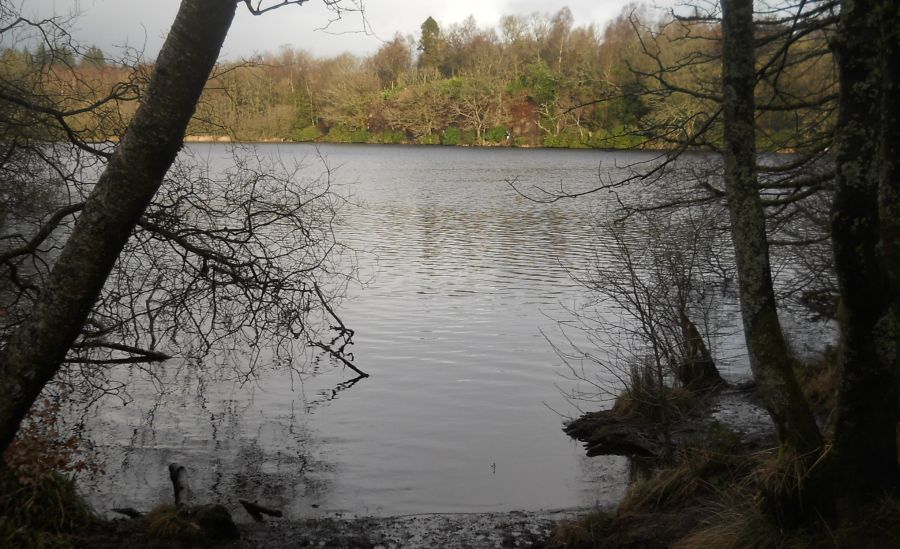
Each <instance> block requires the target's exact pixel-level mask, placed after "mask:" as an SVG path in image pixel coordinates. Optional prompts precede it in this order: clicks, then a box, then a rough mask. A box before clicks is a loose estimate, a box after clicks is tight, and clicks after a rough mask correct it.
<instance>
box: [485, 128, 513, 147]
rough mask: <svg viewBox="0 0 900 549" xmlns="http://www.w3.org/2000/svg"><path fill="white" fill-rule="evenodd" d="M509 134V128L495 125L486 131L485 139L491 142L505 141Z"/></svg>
mask: <svg viewBox="0 0 900 549" xmlns="http://www.w3.org/2000/svg"><path fill="white" fill-rule="evenodd" d="M507 136H509V128H507V127H506V126H494V127H493V128H491V129H489V130H488V131H486V132H485V133H484V140H485V141H488V142H491V143H505V142H506V138H507Z"/></svg>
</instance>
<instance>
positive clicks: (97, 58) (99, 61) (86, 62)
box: [81, 46, 106, 68]
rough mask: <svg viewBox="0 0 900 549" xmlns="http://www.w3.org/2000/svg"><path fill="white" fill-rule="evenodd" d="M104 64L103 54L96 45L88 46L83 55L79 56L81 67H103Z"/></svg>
mask: <svg viewBox="0 0 900 549" xmlns="http://www.w3.org/2000/svg"><path fill="white" fill-rule="evenodd" d="M105 65H106V57H105V56H104V55H103V50H101V49H100V48H98V47H97V46H91V47H90V48H88V50H87V51H86V52H84V55H82V56H81V66H83V67H95V68H97V67H103V66H105Z"/></svg>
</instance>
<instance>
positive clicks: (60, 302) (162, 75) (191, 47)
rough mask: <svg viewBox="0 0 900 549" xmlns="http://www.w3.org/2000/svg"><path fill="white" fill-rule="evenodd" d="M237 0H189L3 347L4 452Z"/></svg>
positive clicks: (132, 217) (166, 147) (0, 432)
mask: <svg viewBox="0 0 900 549" xmlns="http://www.w3.org/2000/svg"><path fill="white" fill-rule="evenodd" d="M236 6H237V4H236V2H235V0H183V1H182V2H181V7H180V8H179V10H178V15H177V16H176V18H175V22H174V24H173V25H172V30H171V31H170V32H169V36H168V38H167V39H166V42H165V44H164V45H163V48H162V50H161V51H160V54H159V57H158V59H157V63H156V68H155V70H154V71H153V75H152V77H151V79H150V83H149V85H148V87H147V90H146V93H145V94H144V97H143V102H142V104H141V106H140V108H139V109H138V111H137V113H135V115H134V118H133V119H132V120H131V122H130V123H129V125H128V129H127V130H126V132H125V135H124V137H123V138H122V141H121V143H119V146H118V147H117V149H116V152H115V154H114V155H113V156H112V158H111V159H110V161H109V164H108V165H107V167H106V170H105V171H104V172H103V174H102V175H101V176H100V179H99V181H98V182H97V185H96V187H95V188H94V191H93V192H92V193H91V195H90V197H89V198H88V200H87V202H86V204H85V207H84V210H83V211H82V213H81V216H80V217H79V219H78V222H77V224H76V226H75V228H74V229H73V231H72V234H71V236H70V237H69V239H68V241H67V242H66V245H65V247H64V248H63V250H62V252H61V254H60V256H59V258H58V260H57V262H56V265H55V266H54V268H53V271H52V272H51V274H50V277H49V280H48V282H47V286H46V287H45V288H44V289H43V290H42V291H41V295H40V297H39V299H38V301H37V303H36V304H35V307H34V310H33V311H32V314H31V316H30V317H29V318H28V319H27V320H26V321H25V322H24V323H23V324H22V325H21V327H19V328H18V329H17V330H16V331H15V333H14V334H13V335H12V337H11V338H10V339H9V342H8V344H7V346H6V348H5V349H4V351H3V353H2V355H0V394H2V395H3V398H2V399H0V453H2V451H3V450H5V449H6V447H7V446H8V445H9V443H10V442H11V441H12V439H13V437H14V436H15V434H16V431H17V429H18V426H19V423H20V422H21V420H22V418H23V417H24V416H25V414H26V413H27V412H28V409H29V408H30V407H31V405H32V403H33V402H34V401H35V399H36V398H37V397H38V395H39V394H40V392H41V390H42V389H43V388H44V386H45V385H46V384H47V383H48V382H49V381H50V380H51V379H52V378H53V376H54V375H55V374H56V372H57V370H58V369H59V367H60V364H62V362H63V360H64V359H65V356H66V353H67V351H68V350H69V347H70V346H71V344H72V343H73V342H74V341H75V338H76V337H78V334H79V332H80V330H81V328H82V325H83V323H84V321H85V319H86V318H87V316H88V313H89V312H90V310H91V307H92V306H93V305H94V302H95V301H96V299H97V296H98V295H99V293H100V291H101V289H102V288H103V285H104V283H105V281H106V278H107V276H108V275H109V272H110V270H111V269H112V267H113V264H114V263H115V262H116V259H117V258H118V256H119V253H120V252H121V250H122V248H123V246H124V245H125V242H126V241H127V240H128V238H129V236H130V235H131V232H132V230H133V229H134V227H135V224H136V223H137V222H138V219H139V218H140V216H141V214H142V213H143V212H144V209H145V208H146V207H147V204H148V203H149V202H150V199H151V198H152V197H153V195H154V193H156V191H157V189H158V188H159V186H160V184H161V182H162V179H163V176H164V175H165V173H166V171H167V170H168V169H169V167H170V166H171V165H172V162H173V161H174V160H175V156H176V155H177V154H178V151H179V149H180V148H181V146H182V140H183V136H184V132H185V129H186V128H187V124H188V121H189V120H190V118H191V116H192V115H193V113H194V109H195V107H196V104H197V101H198V99H199V98H200V93H201V92H202V91H203V86H204V85H205V83H206V80H207V78H208V76H209V73H210V71H211V70H212V68H213V66H214V65H215V62H216V59H217V58H218V55H219V50H220V49H221V46H222V42H223V41H224V39H225V35H226V33H227V32H228V28H229V27H230V26H231V21H232V19H233V17H234V13H235V9H236Z"/></svg>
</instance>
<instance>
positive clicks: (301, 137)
mask: <svg viewBox="0 0 900 549" xmlns="http://www.w3.org/2000/svg"><path fill="white" fill-rule="evenodd" d="M323 135H324V134H323V133H322V131H321V130H320V129H319V128H317V127H315V126H307V127H305V128H300V129H296V130H294V131H293V133H292V134H291V139H293V140H294V141H299V142H301V143H306V142H309V141H319V140H320V139H322V136H323Z"/></svg>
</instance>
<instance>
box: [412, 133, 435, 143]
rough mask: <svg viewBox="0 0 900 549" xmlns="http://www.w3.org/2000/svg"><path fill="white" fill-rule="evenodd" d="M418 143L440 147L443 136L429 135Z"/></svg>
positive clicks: (418, 140) (424, 136) (421, 138)
mask: <svg viewBox="0 0 900 549" xmlns="http://www.w3.org/2000/svg"><path fill="white" fill-rule="evenodd" d="M416 143H419V144H420V145H440V144H441V136H440V135H438V134H436V133H429V134H428V135H423V136H422V137H420V138H419V139H417V140H416Z"/></svg>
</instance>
